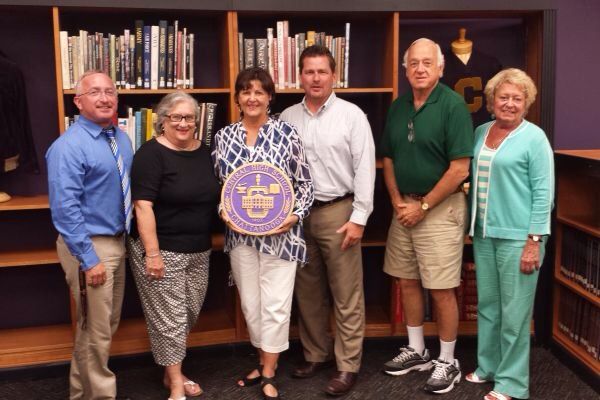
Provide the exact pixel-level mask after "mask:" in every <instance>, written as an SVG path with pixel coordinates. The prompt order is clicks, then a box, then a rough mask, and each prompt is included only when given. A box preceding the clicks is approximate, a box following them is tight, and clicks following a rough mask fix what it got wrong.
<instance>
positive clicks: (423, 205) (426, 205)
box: [421, 203, 429, 211]
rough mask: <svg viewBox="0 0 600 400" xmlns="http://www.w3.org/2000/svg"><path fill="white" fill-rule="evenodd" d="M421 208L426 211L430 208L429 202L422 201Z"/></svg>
mask: <svg viewBox="0 0 600 400" xmlns="http://www.w3.org/2000/svg"><path fill="white" fill-rule="evenodd" d="M421 209H422V210H424V211H427V210H429V204H427V203H421Z"/></svg>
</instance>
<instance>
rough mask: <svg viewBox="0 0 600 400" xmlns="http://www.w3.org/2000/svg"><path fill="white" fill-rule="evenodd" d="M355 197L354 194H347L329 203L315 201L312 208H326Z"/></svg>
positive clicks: (328, 201)
mask: <svg viewBox="0 0 600 400" xmlns="http://www.w3.org/2000/svg"><path fill="white" fill-rule="evenodd" d="M353 196H354V193H346V194H345V195H343V196H340V197H336V198H335V199H331V200H327V201H321V200H317V199H315V200H314V201H313V204H312V206H313V207H315V208H316V207H324V206H328V205H330V204H333V203H337V202H338V201H342V200H346V199H348V198H350V197H353Z"/></svg>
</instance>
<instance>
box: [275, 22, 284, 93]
mask: <svg viewBox="0 0 600 400" xmlns="http://www.w3.org/2000/svg"><path fill="white" fill-rule="evenodd" d="M283 46H284V40H283V21H277V71H278V74H277V87H278V88H279V89H283V88H285V69H284V68H283V59H284V58H283V57H284V53H283Z"/></svg>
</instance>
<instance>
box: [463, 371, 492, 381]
mask: <svg viewBox="0 0 600 400" xmlns="http://www.w3.org/2000/svg"><path fill="white" fill-rule="evenodd" d="M465 379H466V380H467V381H469V382H471V383H486V382H488V381H487V379H482V378H480V377H479V376H477V374H476V373H475V372H471V373H470V374H467V376H465Z"/></svg>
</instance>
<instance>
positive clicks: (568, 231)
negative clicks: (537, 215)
mask: <svg viewBox="0 0 600 400" xmlns="http://www.w3.org/2000/svg"><path fill="white" fill-rule="evenodd" d="M562 235H563V238H562V248H561V251H562V253H561V259H560V272H561V273H562V274H563V275H564V276H566V277H567V278H569V279H570V280H572V281H574V282H577V283H578V284H579V285H580V286H581V287H583V288H584V289H585V290H587V291H589V292H591V293H593V294H595V295H596V296H600V239H598V238H597V237H593V236H591V235H588V234H586V233H585V232H582V231H580V230H576V229H572V228H569V227H566V226H565V227H564V228H563V233H562Z"/></svg>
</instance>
